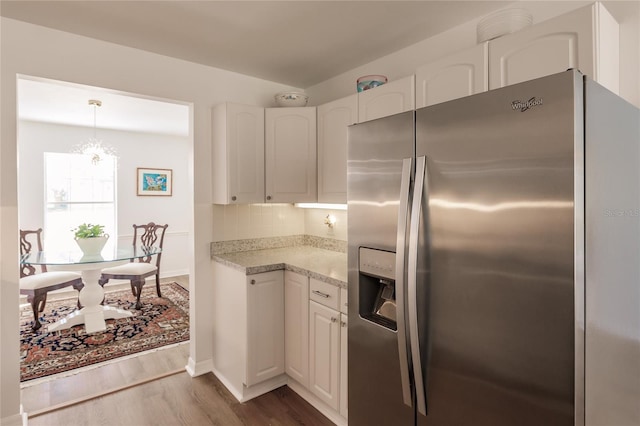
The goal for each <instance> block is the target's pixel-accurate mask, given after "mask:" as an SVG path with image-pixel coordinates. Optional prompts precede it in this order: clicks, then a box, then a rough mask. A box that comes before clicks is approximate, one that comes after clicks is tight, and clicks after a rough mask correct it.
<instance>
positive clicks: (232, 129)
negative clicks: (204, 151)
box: [211, 102, 264, 204]
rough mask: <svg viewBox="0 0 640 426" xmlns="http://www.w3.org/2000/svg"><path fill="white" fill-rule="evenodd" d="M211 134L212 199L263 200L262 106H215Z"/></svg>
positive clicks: (225, 201)
mask: <svg viewBox="0 0 640 426" xmlns="http://www.w3.org/2000/svg"><path fill="white" fill-rule="evenodd" d="M211 134H212V139H213V140H212V143H213V146H212V155H213V162H212V175H213V202H214V203H215V204H248V203H262V202H264V108H261V107H257V106H252V105H240V104H234V103H230V102H227V103H224V104H220V105H217V106H215V107H214V108H213V110H212V130H211Z"/></svg>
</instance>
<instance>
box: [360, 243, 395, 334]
mask: <svg viewBox="0 0 640 426" xmlns="http://www.w3.org/2000/svg"><path fill="white" fill-rule="evenodd" d="M395 261H396V254H395V253H394V252H390V251H384V250H377V249H371V248H367V247H360V256H359V264H360V265H359V274H358V275H359V277H358V282H359V287H360V288H359V290H360V291H359V293H358V294H359V298H360V301H359V302H360V303H359V307H360V308H359V309H360V312H359V313H360V316H361V317H362V318H364V319H366V320H369V321H371V322H374V323H376V324H378V325H381V326H383V327H385V328H388V329H390V330H394V331H395V330H397V328H398V327H397V324H396V295H395V273H396V271H395Z"/></svg>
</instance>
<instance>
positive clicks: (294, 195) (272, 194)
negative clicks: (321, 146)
mask: <svg viewBox="0 0 640 426" xmlns="http://www.w3.org/2000/svg"><path fill="white" fill-rule="evenodd" d="M265 172H266V175H265V181H266V191H265V192H266V201H267V202H268V203H298V202H316V200H317V193H318V189H317V166H316V108H315V107H301V108H267V109H266V110H265Z"/></svg>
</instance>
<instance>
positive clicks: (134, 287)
mask: <svg viewBox="0 0 640 426" xmlns="http://www.w3.org/2000/svg"><path fill="white" fill-rule="evenodd" d="M143 285H144V278H143V279H142V280H132V281H131V291H132V292H133V295H134V296H135V297H136V309H142V303H140V295H141V294H142V286H143Z"/></svg>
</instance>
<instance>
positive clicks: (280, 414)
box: [29, 372, 333, 426]
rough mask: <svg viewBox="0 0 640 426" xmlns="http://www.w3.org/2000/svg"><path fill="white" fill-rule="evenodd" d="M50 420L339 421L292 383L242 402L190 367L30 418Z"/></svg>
mask: <svg viewBox="0 0 640 426" xmlns="http://www.w3.org/2000/svg"><path fill="white" fill-rule="evenodd" d="M29 425H30V426H38V425H46V426H54V425H65V426H70V425H91V426H94V425H105V426H106V425H127V426H143V425H150V426H151V425H154V426H155V425H172V426H173V425H191V426H193V425H224V426H235V425H247V426H262V425H274V426H280V425H282V426H289V425H308V426H315V425H318V426H324V425H333V423H332V422H331V421H329V420H328V419H327V418H326V417H324V416H323V415H322V414H320V412H318V411H317V410H316V409H315V408H313V407H312V406H311V405H309V404H308V403H307V402H306V401H304V400H303V399H302V398H301V397H299V396H298V395H297V394H296V393H295V392H293V391H292V390H291V389H289V388H288V387H287V386H283V387H281V388H279V389H276V390H275V391H273V392H269V393H268V394H265V395H262V396H260V397H258V398H255V399H253V400H251V401H248V402H246V403H243V404H241V403H239V402H238V401H237V400H236V399H235V398H234V397H233V395H231V394H230V393H229V391H228V390H227V389H226V388H225V387H224V386H223V385H222V383H220V381H219V380H218V379H217V378H216V377H215V376H214V375H213V374H212V373H209V374H205V375H203V376H199V377H195V378H192V377H190V376H189V375H188V374H187V373H186V372H184V373H179V374H175V375H172V376H168V377H165V378H162V379H159V380H155V381H152V382H149V383H146V384H143V385H140V386H136V387H133V388H129V389H125V390H122V391H119V392H115V393H112V394H109V395H106V396H102V397H99V398H96V399H93V400H90V401H86V402H83V403H80V404H77V405H74V406H71V407H68V408H63V409H60V410H57V411H54V412H51V413H47V414H43V415H40V416H37V417H30V418H29Z"/></svg>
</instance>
